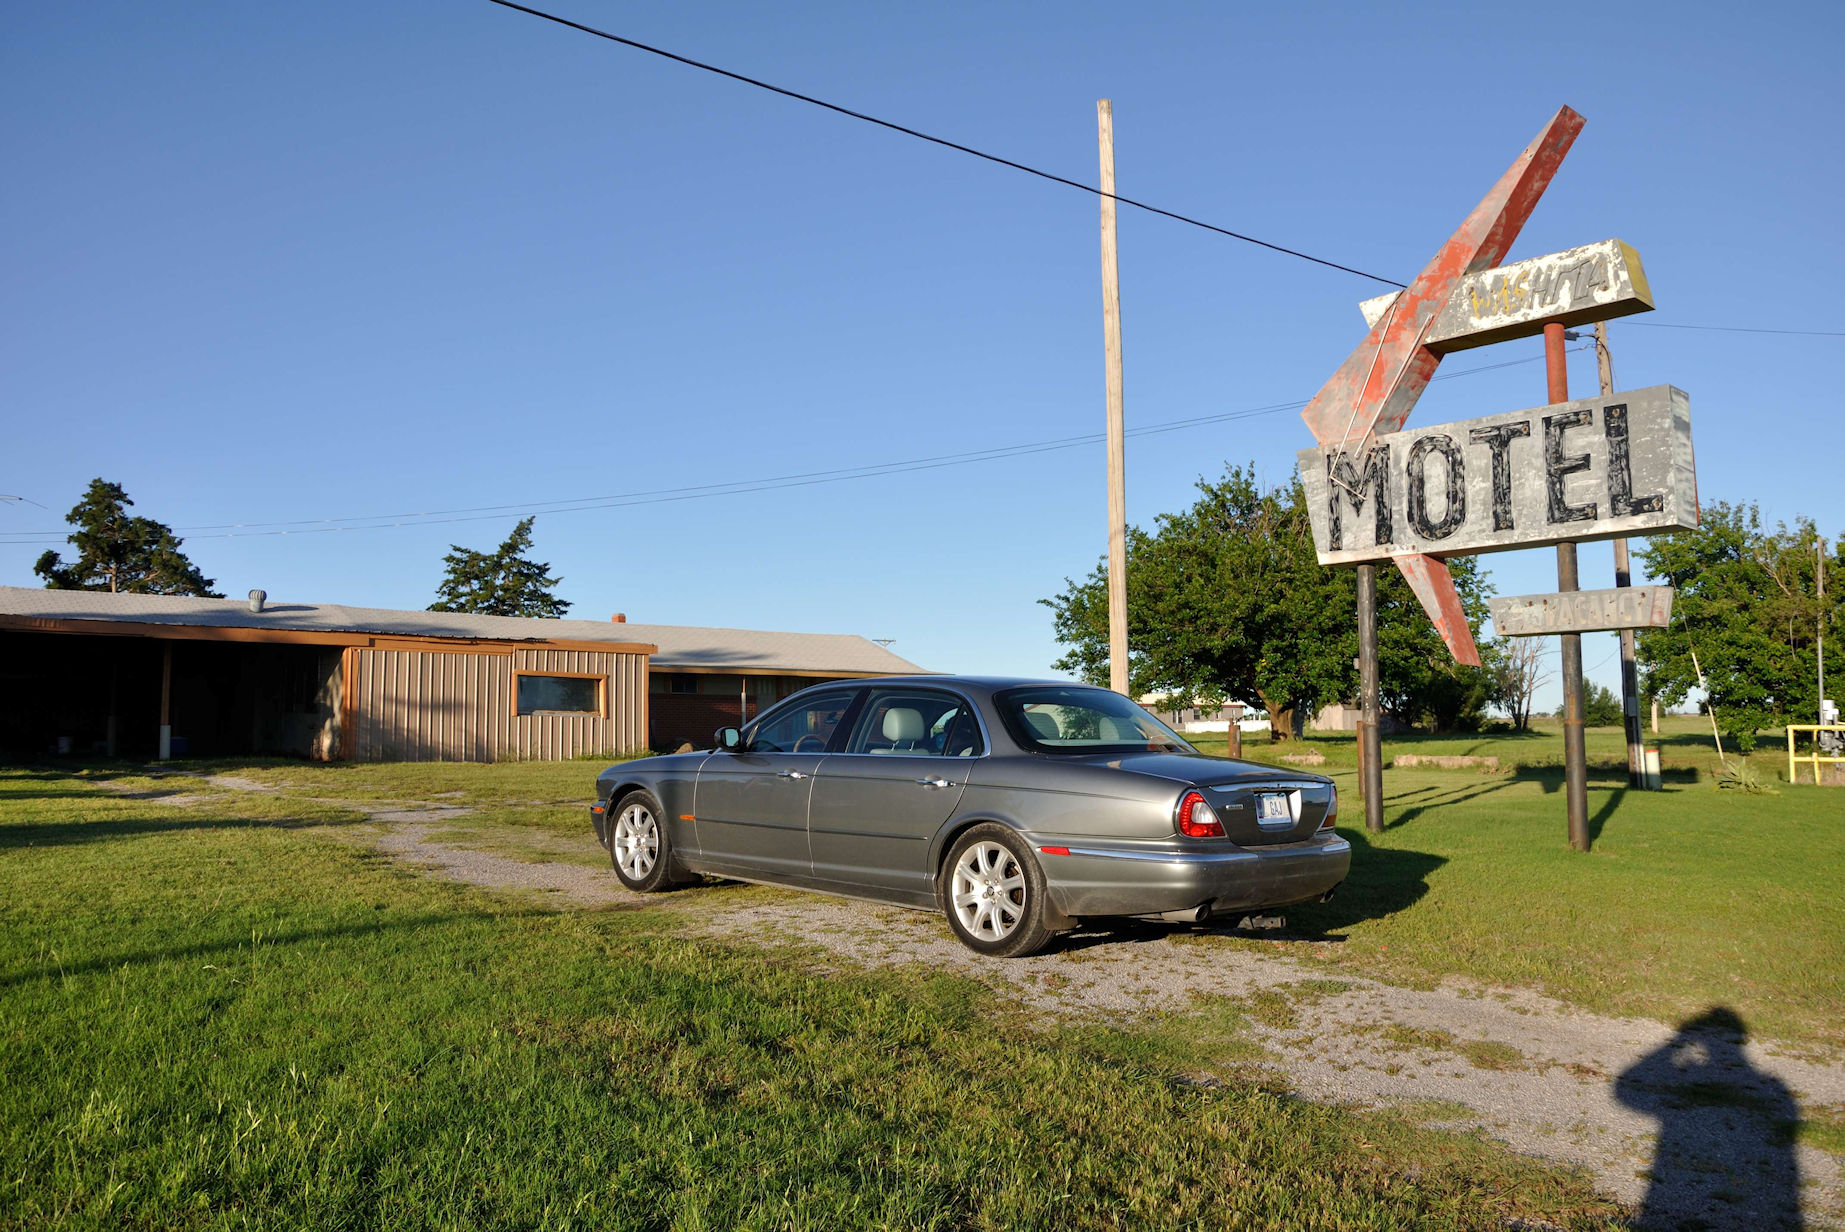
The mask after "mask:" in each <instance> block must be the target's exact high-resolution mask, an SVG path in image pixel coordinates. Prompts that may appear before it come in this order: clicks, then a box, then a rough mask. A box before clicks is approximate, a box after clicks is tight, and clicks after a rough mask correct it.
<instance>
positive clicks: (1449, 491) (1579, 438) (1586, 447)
mask: <svg viewBox="0 0 1845 1232" xmlns="http://www.w3.org/2000/svg"><path fill="white" fill-rule="evenodd" d="M1300 471H1301V480H1302V483H1303V485H1304V486H1305V488H1306V494H1307V508H1308V512H1309V514H1310V516H1311V518H1312V521H1313V540H1314V547H1315V549H1316V550H1317V551H1318V554H1319V560H1320V563H1321V564H1323V565H1342V564H1359V563H1362V562H1367V561H1379V560H1388V559H1389V558H1391V557H1393V556H1401V555H1405V554H1420V555H1428V556H1437V557H1440V556H1461V555H1470V554H1472V553H1476V552H1501V551H1507V550H1510V549H1513V548H1529V547H1540V546H1543V545H1545V544H1553V543H1565V542H1576V541H1581V540H1590V539H1613V538H1619V537H1621V536H1627V535H1645V534H1655V533H1658V532H1660V531H1668V530H1679V529H1689V528H1693V527H1696V526H1697V524H1698V494H1697V478H1696V472H1695V469H1694V466H1693V459H1692V449H1691V412H1690V399H1689V398H1688V397H1687V396H1686V394H1685V393H1684V391H1683V390H1680V389H1675V388H1674V387H1672V386H1670V385H1655V386H1652V387H1651V388H1648V389H1640V390H1634V391H1631V392H1627V393H1621V394H1616V395H1612V396H1610V397H1605V398H1602V397H1598V398H1585V399H1582V400H1580V401H1575V402H1566V403H1563V404H1560V405H1556V406H1544V407H1537V408H1535V409H1533V410H1528V411H1514V412H1511V413H1510V414H1503V415H1490V416H1487V417H1485V418H1483V419H1471V420H1466V421H1464V422H1461V423H1453V424H1443V425H1440V426H1436V427H1428V428H1417V429H1410V430H1406V431H1401V432H1385V433H1379V434H1376V435H1373V436H1371V437H1369V438H1367V439H1364V440H1356V441H1351V442H1348V443H1345V444H1341V445H1336V446H1331V447H1322V448H1319V449H1304V450H1302V451H1301V452H1300Z"/></svg>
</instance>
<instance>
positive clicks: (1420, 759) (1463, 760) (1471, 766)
mask: <svg viewBox="0 0 1845 1232" xmlns="http://www.w3.org/2000/svg"><path fill="white" fill-rule="evenodd" d="M1411 767H1417V768H1420V769H1424V770H1497V769H1499V759H1498V758H1497V757H1492V756H1486V757H1449V756H1440V757H1438V756H1436V755H1434V754H1432V753H1398V754H1397V755H1396V756H1395V757H1393V758H1391V759H1390V768H1391V769H1392V770H1407V769H1410V768H1411Z"/></svg>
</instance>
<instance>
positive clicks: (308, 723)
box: [0, 586, 924, 761]
mask: <svg viewBox="0 0 1845 1232" xmlns="http://www.w3.org/2000/svg"><path fill="white" fill-rule="evenodd" d="M260 593H261V592H252V597H251V599H250V600H249V601H247V602H246V601H242V600H229V599H192V598H180V597H174V596H166V595H116V594H108V593H106V592H98V591H73V590H34V589H27V588H22V587H11V586H0V696H4V698H5V704H4V706H3V707H0V747H4V748H7V749H10V750H13V751H16V752H25V753H30V754H37V753H43V752H55V751H60V750H62V751H65V752H78V753H119V754H120V755H123V756H136V757H139V756H165V755H167V754H168V753H171V754H173V755H176V756H177V755H187V754H190V755H198V756H225V755H243V754H266V753H273V754H283V755H289V756H299V757H308V758H313V759H316V760H336V759H338V760H357V761H386V760H404V761H495V760H500V759H519V758H532V759H555V758H566V757H575V756H578V755H580V754H587V753H604V752H616V751H621V750H628V749H636V748H640V747H643V746H646V747H651V748H655V749H671V748H674V747H677V746H678V745H679V744H680V743H682V742H685V741H692V742H694V743H700V744H703V743H708V742H709V741H710V738H711V733H712V732H713V731H714V730H716V729H717V728H719V727H722V726H727V725H734V724H737V723H740V722H743V721H744V720H746V719H748V718H751V717H754V716H755V715H756V714H758V713H760V712H761V711H762V709H763V708H764V707H766V706H769V705H772V704H773V703H775V702H776V701H778V700H780V699H781V698H783V697H786V696H787V695H788V694H790V693H792V692H794V691H795V690H797V689H800V688H804V687H806V686H807V685H810V684H813V683H815V682H817V681H821V680H836V679H845V678H852V677H866V676H884V675H896V674H908V673H912V672H920V671H922V670H924V669H922V668H919V667H917V666H916V665H915V664H914V663H911V662H909V661H908V660H906V659H903V658H901V657H899V656H897V655H894V654H892V653H891V652H890V651H888V650H886V649H884V648H883V647H880V646H878V645H876V644H875V643H873V642H871V641H868V640H867V639H865V638H862V637H856V636H852V635H847V634H826V633H770V632H761V631H757V630H750V629H705V628H688V627H684V626H678V625H638V624H628V623H627V622H626V621H625V619H624V618H622V617H619V616H618V617H616V618H615V619H614V620H613V621H611V622H607V623H604V622H599V621H591V620H539V619H529V618H525V617H514V616H476V615H466V614H457V613H449V612H420V611H395V610H389V609H383V608H356V607H343V606H340V605H337V604H324V603H271V602H267V601H266V600H265V599H262V598H259V597H258V596H259V595H260Z"/></svg>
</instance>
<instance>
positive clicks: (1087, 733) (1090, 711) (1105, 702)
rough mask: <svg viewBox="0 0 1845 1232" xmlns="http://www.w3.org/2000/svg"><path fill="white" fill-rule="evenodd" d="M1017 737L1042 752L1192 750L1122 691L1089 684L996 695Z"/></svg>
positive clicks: (1027, 689)
mask: <svg viewBox="0 0 1845 1232" xmlns="http://www.w3.org/2000/svg"><path fill="white" fill-rule="evenodd" d="M993 700H994V703H995V704H996V705H997V706H998V707H999V716H1000V718H1001V720H1002V721H1004V723H1005V724H1006V727H1007V728H1008V729H1009V730H1010V731H1011V732H1012V736H1013V739H1015V740H1017V741H1018V742H1019V744H1020V745H1022V746H1023V747H1025V748H1028V749H1032V750H1034V751H1036V752H1039V753H1150V752H1151V753H1190V752H1195V751H1196V750H1194V749H1193V748H1192V746H1191V745H1189V744H1187V743H1185V741H1184V740H1183V739H1181V738H1180V737H1179V736H1178V734H1177V733H1175V732H1174V731H1173V730H1172V729H1171V728H1170V727H1167V726H1166V725H1165V724H1164V723H1162V722H1160V721H1159V720H1158V719H1156V718H1154V717H1153V716H1152V715H1150V714H1148V713H1147V712H1146V711H1145V710H1143V709H1141V708H1140V707H1139V706H1137V705H1135V704H1134V703H1133V702H1132V701H1130V700H1129V699H1128V698H1125V697H1123V696H1121V694H1119V693H1111V692H1109V691H1108V690H1107V689H1096V688H1089V687H1085V686H1083V685H1034V686H1031V687H1029V688H1023V689H1008V690H1006V691H1005V692H1004V693H1000V694H998V695H997V696H995V698H994V699H993Z"/></svg>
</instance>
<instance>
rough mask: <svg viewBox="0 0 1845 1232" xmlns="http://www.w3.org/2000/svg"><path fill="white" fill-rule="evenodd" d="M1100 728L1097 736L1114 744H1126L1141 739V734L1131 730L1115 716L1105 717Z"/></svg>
mask: <svg viewBox="0 0 1845 1232" xmlns="http://www.w3.org/2000/svg"><path fill="white" fill-rule="evenodd" d="M1099 727H1100V730H1099V731H1098V732H1097V733H1096V734H1097V735H1099V736H1101V737H1102V739H1104V740H1107V741H1109V742H1111V743H1113V744H1124V743H1129V742H1131V741H1134V740H1138V739H1140V735H1139V733H1137V732H1134V731H1132V730H1130V729H1129V728H1128V725H1127V723H1126V721H1125V720H1122V719H1117V718H1115V717H1114V716H1113V715H1107V714H1105V715H1103V716H1102V722H1101V724H1100V725H1099Z"/></svg>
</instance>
